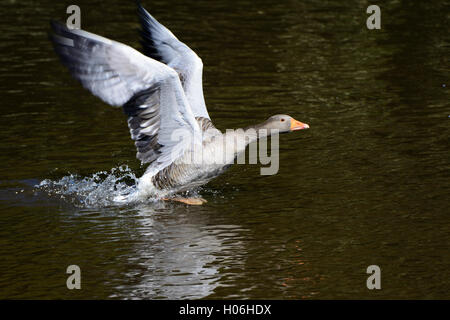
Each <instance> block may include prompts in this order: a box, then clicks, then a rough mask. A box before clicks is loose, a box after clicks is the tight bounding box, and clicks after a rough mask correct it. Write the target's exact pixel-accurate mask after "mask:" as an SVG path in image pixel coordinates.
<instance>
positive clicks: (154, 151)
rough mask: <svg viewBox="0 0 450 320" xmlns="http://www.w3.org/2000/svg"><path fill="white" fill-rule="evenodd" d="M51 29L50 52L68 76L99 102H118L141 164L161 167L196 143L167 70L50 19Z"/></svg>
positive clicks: (190, 118) (193, 124)
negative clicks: (56, 55) (126, 120)
mask: <svg viewBox="0 0 450 320" xmlns="http://www.w3.org/2000/svg"><path fill="white" fill-rule="evenodd" d="M52 29H53V32H54V33H53V34H52V35H51V40H52V41H53V44H54V47H55V51H56V53H57V54H58V55H59V57H60V58H61V61H62V63H63V64H64V65H65V66H66V67H67V68H68V69H69V70H70V72H71V74H72V76H73V77H74V78H76V79H78V80H79V81H80V82H81V83H82V85H83V86H84V87H85V88H86V89H88V90H89V91H90V92H91V93H92V94H94V95H95V96H97V97H99V98H100V99H102V100H103V101H104V102H106V103H108V104H110V105H112V106H123V109H124V112H125V114H126V115H127V116H128V126H129V128H130V133H131V138H132V139H133V140H134V141H135V144H136V147H137V151H138V152H137V158H138V159H139V160H141V161H142V163H151V166H155V167H157V168H158V169H163V168H165V167H167V166H168V165H170V164H171V163H172V162H173V161H175V160H176V159H177V158H178V157H180V156H181V155H182V154H183V153H184V152H185V151H186V150H187V148H189V147H191V146H192V144H191V143H201V141H200V142H199V141H196V139H199V138H198V137H199V136H200V135H199V134H198V133H200V128H199V125H198V123H197V121H196V120H195V117H194V114H193V113H192V111H191V108H190V105H189V101H188V100H187V99H186V96H185V93H184V91H183V88H182V85H181V82H180V79H179V77H178V74H177V73H176V72H175V71H174V70H173V69H172V68H170V67H168V66H167V65H165V64H163V63H160V62H158V61H156V60H154V59H151V58H149V57H146V56H144V55H142V54H141V53H139V52H138V51H136V50H134V49H133V48H131V47H129V46H126V45H124V44H122V43H119V42H116V41H112V40H109V39H107V38H103V37H100V36H98V35H95V34H92V33H89V32H86V31H83V30H75V29H74V30H70V29H68V28H67V27H66V26H65V25H63V24H61V23H56V22H53V23H52ZM173 133H176V136H174V135H173ZM186 139H188V140H189V143H186V142H187V140H186Z"/></svg>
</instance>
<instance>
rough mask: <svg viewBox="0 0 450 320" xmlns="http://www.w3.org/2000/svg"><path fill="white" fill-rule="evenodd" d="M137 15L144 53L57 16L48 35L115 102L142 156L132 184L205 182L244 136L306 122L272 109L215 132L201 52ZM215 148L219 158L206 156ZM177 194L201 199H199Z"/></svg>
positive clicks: (160, 187) (154, 189) (79, 74)
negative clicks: (142, 166)
mask: <svg viewBox="0 0 450 320" xmlns="http://www.w3.org/2000/svg"><path fill="white" fill-rule="evenodd" d="M139 16H140V20H141V24H142V28H143V31H142V36H143V45H144V51H145V54H146V55H142V54H141V53H139V52H138V51H136V50H134V49H132V48H131V47H129V46H126V45H124V44H122V43H119V42H116V41H112V40H109V39H106V38H103V37H100V36H97V35H95V34H92V33H89V32H86V31H83V30H70V29H68V28H67V27H66V26H64V25H62V24H59V23H52V27H53V31H54V34H53V35H52V37H51V38H52V40H53V43H54V46H55V50H56V52H57V54H58V55H59V56H60V58H61V61H62V63H63V64H64V65H65V66H67V67H68V68H69V70H70V72H71V74H72V75H73V76H74V77H75V78H76V79H78V80H79V81H80V82H81V83H82V84H83V86H84V87H85V88H86V89H88V90H89V91H91V93H92V94H94V95H95V96H97V97H99V98H100V99H102V100H103V101H104V102H106V103H108V104H110V105H113V106H123V109H124V112H125V114H126V115H127V116H128V126H129V128H130V132H131V138H132V139H133V140H134V141H135V144H136V147H137V151H138V152H137V158H138V159H139V160H141V161H142V163H148V164H149V167H148V168H147V171H146V173H145V174H144V176H143V177H142V178H141V179H140V182H139V188H140V191H143V192H144V193H145V194H147V195H149V194H152V193H153V194H157V193H158V191H159V194H169V193H171V192H177V191H182V190H187V189H189V188H192V187H195V186H199V185H202V184H205V183H206V182H208V181H209V180H211V179H212V178H214V177H216V176H218V175H219V174H221V173H222V172H223V171H224V169H225V168H227V167H228V166H229V165H230V164H232V163H233V162H234V159H235V157H236V156H237V155H238V154H239V153H241V152H243V151H244V150H245V148H246V146H247V145H248V144H249V143H250V142H252V141H256V140H257V139H258V138H260V137H262V136H267V135H270V134H272V132H273V130H272V129H274V130H277V131H278V132H291V131H294V130H301V129H306V128H309V126H308V125H307V124H303V123H301V122H299V121H297V120H294V119H293V118H292V117H290V116H288V115H275V116H272V117H270V118H269V119H268V120H266V121H265V122H263V123H261V124H258V125H256V126H251V127H248V128H246V131H245V132H244V130H240V131H233V132H227V133H224V134H222V133H221V132H220V131H219V130H217V129H216V128H215V127H214V125H213V124H212V122H211V120H210V117H209V115H208V111H207V110H206V105H205V101H204V98H203V88H202V69H203V64H202V61H201V59H200V58H199V57H198V56H197V55H196V54H195V53H194V52H193V51H192V50H191V49H190V48H189V47H188V46H186V45H185V44H184V43H182V42H180V41H179V40H178V39H177V38H176V37H175V36H174V35H173V34H172V33H171V32H170V31H169V30H168V29H167V28H165V27H164V26H163V25H161V24H160V23H158V21H156V20H155V19H154V18H153V17H152V16H151V15H150V14H149V13H148V12H147V11H146V10H145V9H144V8H143V7H142V6H140V5H139ZM250 129H252V130H250ZM264 129H265V130H264ZM239 139H241V140H242V141H244V142H243V144H239V145H237V146H233V147H232V148H224V147H223V144H224V141H230V140H232V141H235V140H239ZM200 154H201V155H200ZM217 156H220V157H221V158H222V159H223V161H211V159H217ZM193 158H195V159H199V158H200V159H202V161H192V159H193ZM205 158H206V160H207V159H209V161H205ZM161 192H163V193H161ZM177 200H179V201H183V202H186V203H190V204H201V203H203V200H202V199H180V198H177Z"/></svg>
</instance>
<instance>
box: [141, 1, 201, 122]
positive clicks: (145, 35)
mask: <svg viewBox="0 0 450 320" xmlns="http://www.w3.org/2000/svg"><path fill="white" fill-rule="evenodd" d="M138 12H139V20H140V22H141V26H142V31H141V35H142V39H143V41H142V45H143V47H144V53H145V55H147V56H149V57H151V58H153V59H155V60H158V61H161V62H163V63H165V64H167V65H168V66H169V67H171V68H173V69H174V70H175V71H176V72H178V75H179V76H180V80H181V83H182V85H183V89H184V91H185V93H186V97H187V99H188V101H189V103H190V105H191V108H192V112H193V113H194V116H195V117H204V118H208V119H210V118H209V114H208V111H207V109H206V105H205V99H204V97H203V84H202V74H203V62H202V60H201V59H200V58H199V57H198V56H197V54H195V52H194V51H192V50H191V49H190V48H189V47H188V46H187V45H185V44H184V43H183V42H181V41H180V40H178V39H177V38H176V37H175V36H174V35H173V33H172V32H170V31H169V29H167V28H166V27H164V26H163V25H162V24H160V23H159V22H158V21H157V20H156V19H155V18H154V17H153V16H152V15H151V14H150V13H148V12H147V10H145V9H144V8H143V7H142V5H141V4H140V3H139V1H138Z"/></svg>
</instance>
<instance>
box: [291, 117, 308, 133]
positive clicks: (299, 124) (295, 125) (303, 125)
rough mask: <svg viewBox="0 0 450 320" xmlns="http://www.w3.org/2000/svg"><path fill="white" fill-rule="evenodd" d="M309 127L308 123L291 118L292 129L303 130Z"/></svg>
mask: <svg viewBox="0 0 450 320" xmlns="http://www.w3.org/2000/svg"><path fill="white" fill-rule="evenodd" d="M308 128H309V126H308V125H307V124H306V123H303V122H300V121H297V120H295V119H294V118H292V119H291V131H296V130H303V129H308Z"/></svg>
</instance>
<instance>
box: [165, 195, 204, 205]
mask: <svg viewBox="0 0 450 320" xmlns="http://www.w3.org/2000/svg"><path fill="white" fill-rule="evenodd" d="M162 200H164V201H177V202H182V203H185V204H189V205H193V206H201V205H202V204H204V203H206V202H208V201H206V200H205V199H203V198H180V197H177V198H162Z"/></svg>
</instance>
